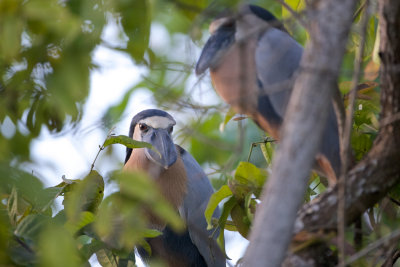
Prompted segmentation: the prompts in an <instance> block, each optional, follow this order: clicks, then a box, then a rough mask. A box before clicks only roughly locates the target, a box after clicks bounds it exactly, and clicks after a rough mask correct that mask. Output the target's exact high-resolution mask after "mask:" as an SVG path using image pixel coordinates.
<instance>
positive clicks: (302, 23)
mask: <svg viewBox="0 0 400 267" xmlns="http://www.w3.org/2000/svg"><path fill="white" fill-rule="evenodd" d="M275 1H277V2H278V3H280V4H281V5H282V6H283V7H284V8H286V10H287V11H289V13H290V14H291V15H292V17H294V18H295V19H296V20H297V21H298V22H299V23H300V25H301V26H303V27H304V28H306V29H307V27H308V26H307V22H306V21H305V20H304V19H303V18H302V17H301V16H300V15H299V13H297V12H296V11H294V10H293V8H291V7H290V6H289V5H288V4H287V3H286V2H285V1H283V0H275Z"/></svg>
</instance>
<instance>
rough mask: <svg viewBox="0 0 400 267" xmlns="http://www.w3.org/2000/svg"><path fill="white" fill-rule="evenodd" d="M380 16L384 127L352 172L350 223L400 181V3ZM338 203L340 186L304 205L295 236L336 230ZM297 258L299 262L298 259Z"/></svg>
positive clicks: (394, 0) (392, 0) (386, 3)
mask: <svg viewBox="0 0 400 267" xmlns="http://www.w3.org/2000/svg"><path fill="white" fill-rule="evenodd" d="M379 17H380V36H381V46H380V55H381V60H382V65H381V105H382V111H381V119H380V125H381V128H380V131H379V134H378V137H377V139H376V140H375V142H374V146H373V147H372V149H371V151H370V152H369V153H368V154H367V156H366V157H365V158H364V159H363V160H362V161H361V162H359V163H358V164H357V165H356V166H355V167H354V168H353V169H352V170H350V171H349V173H348V179H347V181H346V191H347V194H346V205H345V212H346V223H347V224H350V223H352V222H353V221H354V220H355V219H356V218H357V217H359V216H360V215H361V214H362V213H363V212H364V211H365V210H366V209H367V208H369V207H372V206H373V205H374V204H375V203H377V202H378V201H379V200H380V199H381V198H382V197H384V196H385V195H386V194H387V192H388V191H389V190H390V189H391V188H392V187H393V186H394V185H395V184H397V183H399V182H400V165H399V162H400V116H399V114H400V71H399V68H398V67H397V66H400V32H399V29H400V2H399V1H398V0H381V1H380V16H379ZM337 204H338V198H337V187H334V188H333V189H331V190H328V191H327V192H326V193H324V194H322V195H321V196H320V197H319V198H317V199H315V200H314V201H313V202H311V203H309V204H307V205H305V206H303V207H302V208H301V210H300V211H299V216H298V218H297V221H296V226H295V233H297V232H300V231H302V230H306V231H313V230H317V229H318V230H320V229H336V224H337V216H336V213H335V210H336V209H337ZM293 257H294V258H295V259H297V260H299V259H298V258H299V257H298V256H293ZM311 257H312V256H311ZM290 258H292V257H290ZM303 260H305V261H307V259H304V258H303ZM288 261H290V260H288Z"/></svg>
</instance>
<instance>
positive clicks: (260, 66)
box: [196, 5, 340, 179]
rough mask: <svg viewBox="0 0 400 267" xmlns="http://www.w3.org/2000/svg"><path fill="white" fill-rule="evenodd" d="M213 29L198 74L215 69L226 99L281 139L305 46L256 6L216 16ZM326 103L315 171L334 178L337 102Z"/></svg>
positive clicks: (336, 171) (336, 170)
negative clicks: (281, 131)
mask: <svg viewBox="0 0 400 267" xmlns="http://www.w3.org/2000/svg"><path fill="white" fill-rule="evenodd" d="M209 29H210V33H211V36H210V38H209V39H208V41H207V43H206V44H205V46H204V48H203V51H202V53H201V55H200V58H199V60H198V62H197V65H196V74H198V75H199V74H202V73H203V72H205V71H206V70H207V69H210V76H211V80H212V83H213V85H214V88H215V90H216V91H217V93H218V94H219V95H220V96H221V97H222V99H223V100H224V101H225V102H227V103H228V104H230V105H231V106H232V107H233V108H234V110H235V111H236V112H238V113H242V114H247V115H248V116H249V117H251V118H252V119H253V120H254V121H255V122H256V123H257V124H258V125H259V126H260V127H261V128H262V129H263V130H264V131H266V132H268V133H269V134H270V135H272V136H273V137H274V138H275V139H279V137H280V136H279V135H280V134H279V132H280V127H281V125H282V120H283V118H284V115H285V112H286V108H287V104H288V101H289V97H290V95H291V93H292V90H293V85H294V79H295V77H296V71H297V70H298V68H299V65H300V59H301V56H302V54H303V48H302V46H301V45H300V44H299V43H297V42H296V41H295V40H294V39H293V38H292V37H291V36H290V35H289V34H288V32H287V31H286V30H285V28H284V27H283V25H282V24H281V23H280V22H279V21H278V20H277V19H276V18H275V17H274V16H273V15H272V14H271V13H270V12H268V11H267V10H265V9H263V8H261V7H258V6H254V5H244V6H242V7H240V8H239V11H238V12H237V13H236V14H233V15H229V16H223V17H220V18H218V19H216V20H214V21H213V22H212V23H211V25H210V28H209ZM310 105H312V103H310ZM327 105H329V106H330V108H329V116H328V121H327V122H326V124H325V125H326V126H325V130H324V133H323V138H322V143H321V145H320V148H319V151H318V155H317V157H316V159H317V163H318V164H317V165H316V169H317V170H319V171H322V172H323V174H324V175H326V176H328V178H333V179H334V178H335V177H337V176H338V174H339V171H340V151H339V134H338V126H337V121H336V115H335V111H334V108H333V104H332V103H327ZM304 142H307V140H304Z"/></svg>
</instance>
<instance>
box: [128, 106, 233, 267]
mask: <svg viewBox="0 0 400 267" xmlns="http://www.w3.org/2000/svg"><path fill="white" fill-rule="evenodd" d="M174 125H175V120H174V118H173V117H172V116H171V115H170V114H168V113H167V112H165V111H162V110H158V109H148V110H144V111H142V112H140V113H138V114H137V115H135V116H134V117H133V119H132V122H131V125H130V129H129V137H131V138H133V139H134V140H138V141H144V142H148V143H150V144H151V145H152V146H153V147H154V148H155V149H156V150H158V152H159V153H157V152H155V151H154V150H152V149H148V148H138V149H131V148H127V149H126V158H125V166H124V171H129V170H133V171H134V170H142V171H145V172H147V173H148V174H149V177H151V178H152V179H154V181H155V183H156V185H157V186H158V187H159V189H160V191H161V193H162V194H163V196H164V198H165V199H166V200H167V201H169V202H170V203H171V204H172V205H173V207H174V208H175V209H176V211H177V212H179V214H180V216H181V217H182V218H183V219H184V220H185V222H186V226H187V227H186V230H185V232H184V233H175V232H174V231H172V230H171V228H170V227H169V226H168V225H163V223H161V222H159V221H157V220H154V221H152V220H150V224H151V227H154V228H157V229H159V230H161V231H162V232H163V234H162V235H160V236H159V237H156V238H152V239H149V240H147V241H148V242H149V244H150V246H151V250H152V254H151V257H156V258H161V259H163V260H165V261H166V262H167V263H168V265H169V266H171V267H172V266H177V267H179V266H182V267H183V266H198V267H200V266H205V267H206V266H209V267H211V266H216V267H222V266H224V267H225V262H226V261H225V256H224V255H223V253H222V252H221V251H220V249H219V247H218V245H217V243H216V241H215V240H214V239H213V238H211V237H210V236H211V235H212V231H210V230H209V231H207V222H206V220H205V217H204V211H205V209H206V207H207V204H208V201H209V198H210V196H211V194H212V193H213V188H212V186H211V184H210V181H209V180H208V177H207V176H206V174H205V173H204V171H203V170H202V168H201V167H200V165H199V164H198V163H197V161H196V160H195V159H194V158H193V157H192V156H191V155H190V154H189V153H188V152H187V151H186V150H184V149H183V148H181V147H180V146H178V145H176V144H174V142H173V140H172V131H173V127H174ZM214 216H215V217H218V216H219V210H216V211H215V213H214ZM150 218H151V216H150ZM214 236H216V235H215V233H214ZM138 251H139V254H140V256H141V257H142V258H143V259H144V260H147V259H148V258H149V255H148V254H147V253H146V251H145V250H144V249H142V248H139V249H138Z"/></svg>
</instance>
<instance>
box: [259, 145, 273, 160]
mask: <svg viewBox="0 0 400 267" xmlns="http://www.w3.org/2000/svg"><path fill="white" fill-rule="evenodd" d="M260 148H261V152H262V154H263V156H264V158H265V161H266V162H267V164H268V165H269V164H271V162H272V158H273V156H274V149H275V148H274V145H273V142H265V143H264V144H260Z"/></svg>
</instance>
